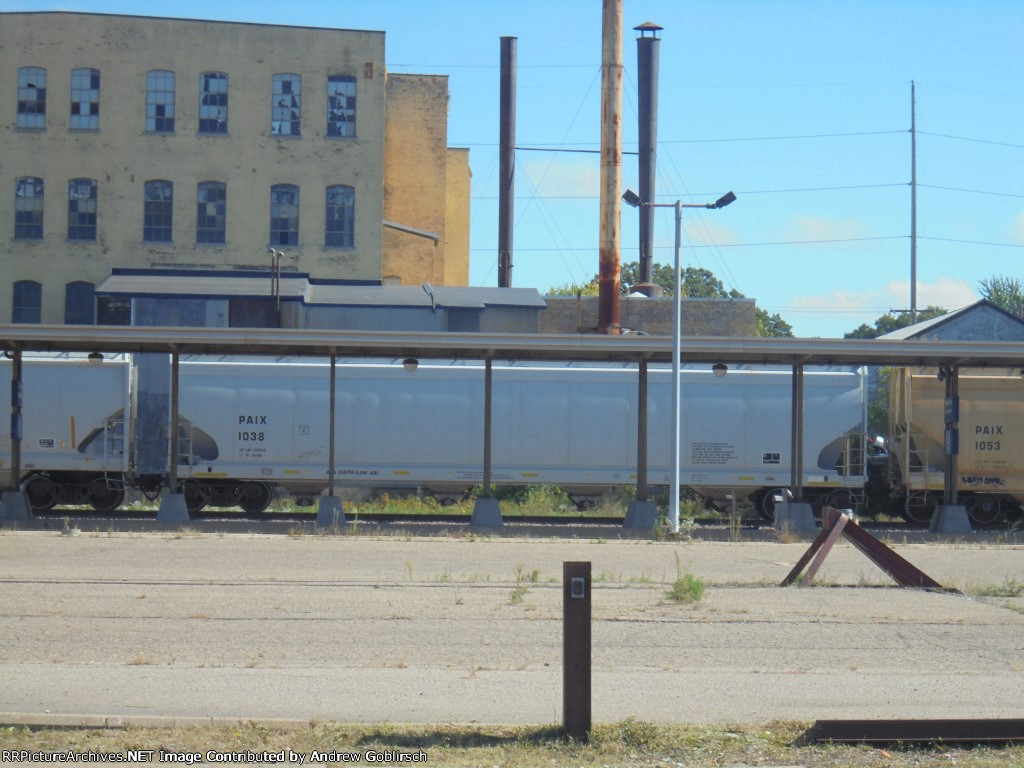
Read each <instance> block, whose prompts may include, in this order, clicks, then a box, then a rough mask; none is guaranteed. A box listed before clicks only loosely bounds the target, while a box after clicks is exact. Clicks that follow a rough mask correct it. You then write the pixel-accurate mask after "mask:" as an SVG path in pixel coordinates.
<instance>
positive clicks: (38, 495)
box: [25, 475, 60, 512]
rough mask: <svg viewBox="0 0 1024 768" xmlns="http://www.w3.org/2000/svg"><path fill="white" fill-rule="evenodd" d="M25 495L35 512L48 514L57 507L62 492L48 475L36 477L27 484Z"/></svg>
mask: <svg viewBox="0 0 1024 768" xmlns="http://www.w3.org/2000/svg"><path fill="white" fill-rule="evenodd" d="M25 495H26V496H27V497H28V503H29V506H31V507H32V511H33V512H46V511H48V510H51V509H53V508H54V507H55V506H57V499H58V497H59V495H60V492H59V491H58V490H57V486H56V485H55V484H54V482H53V480H51V479H50V478H48V477H46V475H36V476H35V477H33V478H32V479H31V480H29V481H28V483H26V484H25Z"/></svg>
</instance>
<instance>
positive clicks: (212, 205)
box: [196, 181, 228, 243]
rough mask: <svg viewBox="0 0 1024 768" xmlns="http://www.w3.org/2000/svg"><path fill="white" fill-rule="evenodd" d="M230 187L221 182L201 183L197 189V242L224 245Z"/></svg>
mask: <svg viewBox="0 0 1024 768" xmlns="http://www.w3.org/2000/svg"><path fill="white" fill-rule="evenodd" d="M227 200H228V187H227V185H226V184H224V183H223V182H220V181H203V182H200V184H199V186H198V187H197V189H196V242H197V243H223V242H225V241H226V237H225V235H226V231H227V224H226V219H227V207H228V204H227Z"/></svg>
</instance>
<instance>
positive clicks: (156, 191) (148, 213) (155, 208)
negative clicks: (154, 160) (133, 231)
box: [142, 180, 174, 243]
mask: <svg viewBox="0 0 1024 768" xmlns="http://www.w3.org/2000/svg"><path fill="white" fill-rule="evenodd" d="M145 195H146V198H145V201H144V202H143V214H142V239H143V240H144V241H145V242H147V243H169V242H171V220H172V217H173V214H174V185H173V184H172V183H171V182H169V181H162V180H157V181H147V182H146V193H145Z"/></svg>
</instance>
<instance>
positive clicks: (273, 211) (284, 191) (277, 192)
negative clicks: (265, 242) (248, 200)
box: [270, 184, 299, 245]
mask: <svg viewBox="0 0 1024 768" xmlns="http://www.w3.org/2000/svg"><path fill="white" fill-rule="evenodd" d="M270 244H271V245H298V244H299V188H298V187H296V186H295V185H294V184H276V185H274V186H273V187H271V188H270Z"/></svg>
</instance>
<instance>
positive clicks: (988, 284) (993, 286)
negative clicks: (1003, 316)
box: [980, 275, 1024, 320]
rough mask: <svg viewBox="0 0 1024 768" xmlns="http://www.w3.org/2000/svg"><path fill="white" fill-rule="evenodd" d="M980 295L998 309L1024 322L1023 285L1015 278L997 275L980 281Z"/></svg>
mask: <svg viewBox="0 0 1024 768" xmlns="http://www.w3.org/2000/svg"><path fill="white" fill-rule="evenodd" d="M980 285H981V295H982V296H983V297H984V298H986V299H988V300H989V301H991V302H992V303H993V304H995V305H996V306H997V307H999V308H1000V309H1005V310H1006V311H1007V312H1009V313H1010V314H1011V315H1013V316H1014V317H1019V318H1020V319H1021V320H1024V285H1021V282H1020V280H1018V279H1017V278H1015V277H1004V276H1003V275H997V276H995V277H990V278H988V279H987V280H982V281H981V284H980Z"/></svg>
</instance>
